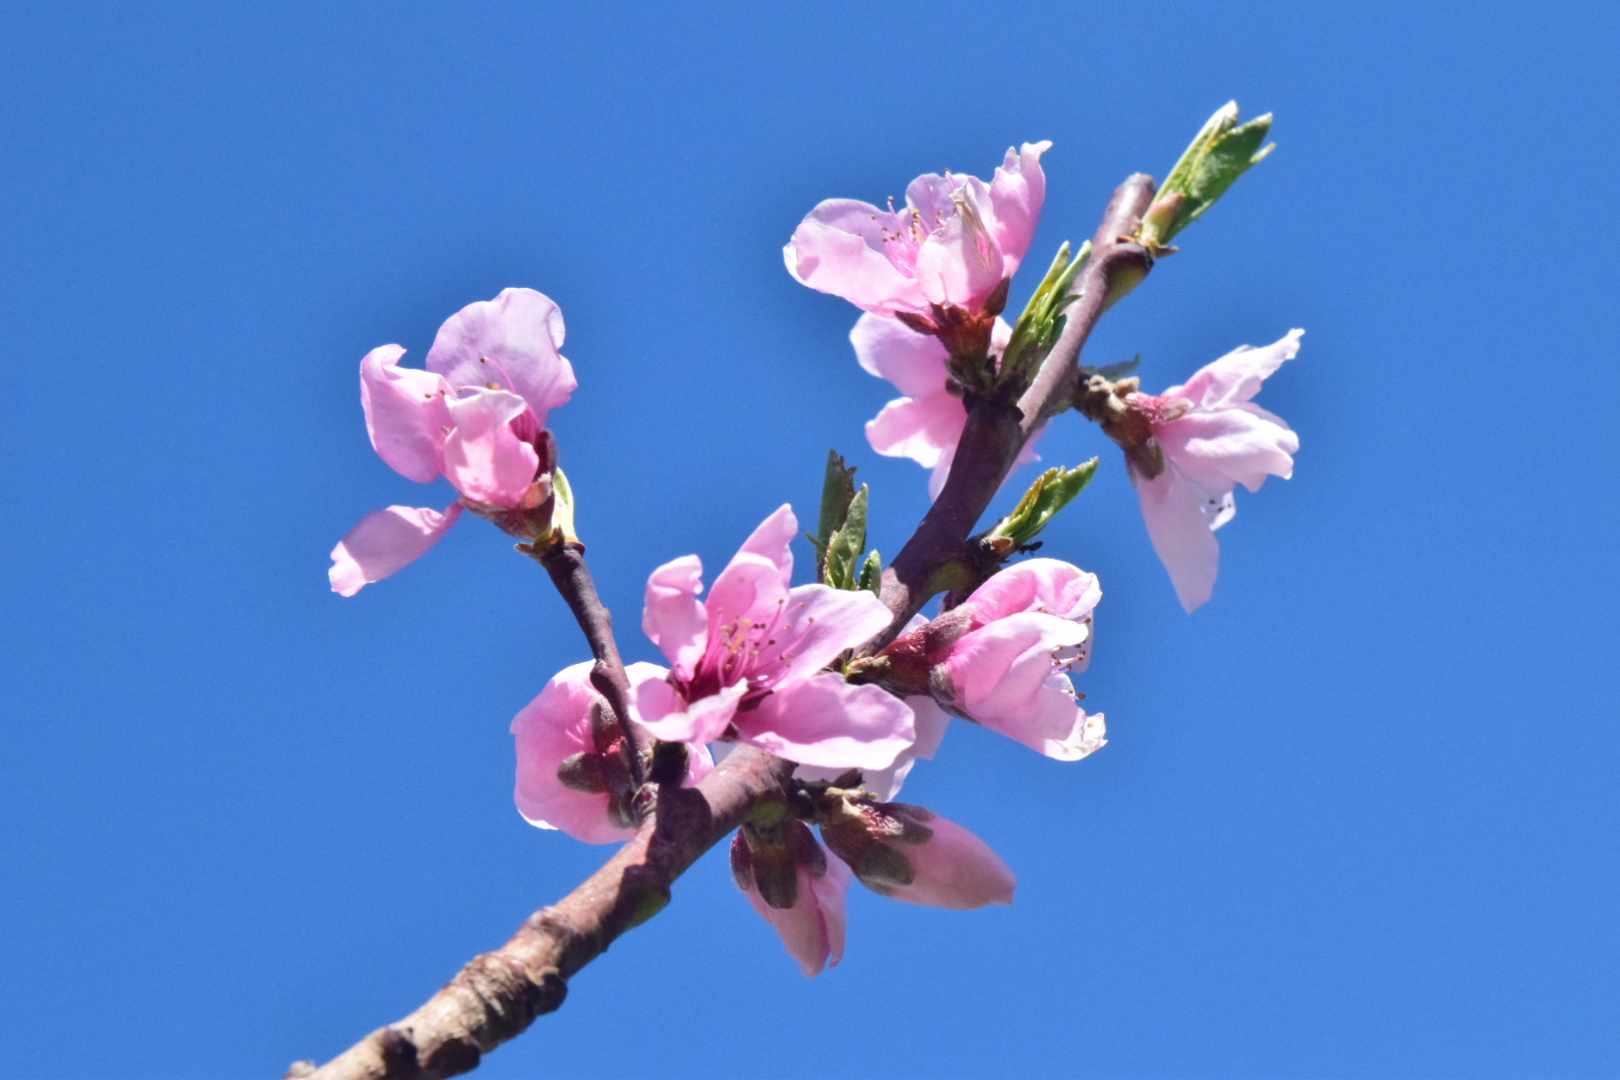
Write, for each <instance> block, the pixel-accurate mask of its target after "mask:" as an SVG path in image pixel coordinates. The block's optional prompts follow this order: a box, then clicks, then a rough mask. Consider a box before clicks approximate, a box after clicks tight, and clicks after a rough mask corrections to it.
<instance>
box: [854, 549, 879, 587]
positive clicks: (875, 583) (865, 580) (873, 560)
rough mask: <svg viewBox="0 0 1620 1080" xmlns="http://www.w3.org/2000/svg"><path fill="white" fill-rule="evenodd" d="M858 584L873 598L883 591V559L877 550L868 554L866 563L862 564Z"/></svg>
mask: <svg viewBox="0 0 1620 1080" xmlns="http://www.w3.org/2000/svg"><path fill="white" fill-rule="evenodd" d="M856 584H857V585H858V586H860V587H861V588H863V589H865V590H867V591H868V592H870V593H871V594H872V595H873V596H876V595H878V593H880V592H881V591H882V590H883V558H882V556H880V555H879V554H878V553H877V549H876V548H873V549H872V550H871V551H869V552H867V555H866V562H864V563H863V564H861V577H860V580H859V581H857V582H856Z"/></svg>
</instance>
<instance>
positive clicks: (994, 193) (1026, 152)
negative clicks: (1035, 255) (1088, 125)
mask: <svg viewBox="0 0 1620 1080" xmlns="http://www.w3.org/2000/svg"><path fill="white" fill-rule="evenodd" d="M1051 148H1052V143H1051V140H1049V139H1043V140H1041V141H1040V142H1037V143H1024V144H1023V146H1022V147H1020V148H1019V150H1018V153H1017V154H1016V155H1015V154H1014V153H1013V151H1012V148H1011V147H1008V149H1007V156H1006V158H1005V159H1004V160H1003V161H1002V163H1001V167H1000V168H998V169H997V170H996V175H995V176H994V177H993V178H992V179H991V181H990V205H991V207H992V208H993V210H994V214H995V224H994V226H993V227H994V230H995V234H996V242H997V244H998V245H999V246H1000V248H1001V254H1002V258H1003V260H1004V263H1003V268H1002V275H1003V276H1004V277H1012V276H1013V274H1014V272H1016V271H1017V269H1018V264H1019V263H1021V262H1022V261H1023V258H1024V255H1025V254H1026V253H1028V251H1029V245H1030V243H1031V242H1032V241H1033V240H1034V239H1035V226H1036V225H1037V224H1039V222H1040V220H1041V207H1042V206H1043V205H1044V204H1045V202H1046V173H1045V171H1044V170H1042V168H1041V155H1042V154H1044V153H1046V152H1047V151H1048V150H1050V149H1051Z"/></svg>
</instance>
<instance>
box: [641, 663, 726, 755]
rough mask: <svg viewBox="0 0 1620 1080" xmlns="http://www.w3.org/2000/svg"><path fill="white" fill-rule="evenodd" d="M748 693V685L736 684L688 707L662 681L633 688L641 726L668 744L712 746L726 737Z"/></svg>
mask: <svg viewBox="0 0 1620 1080" xmlns="http://www.w3.org/2000/svg"><path fill="white" fill-rule="evenodd" d="M747 692H748V685H747V684H746V683H734V684H733V685H731V686H727V687H723V688H722V689H720V690H719V691H717V692H715V693H713V694H709V695H707V696H705V697H700V698H698V699H697V700H696V701H692V702H690V703H688V702H687V701H685V700H684V699H682V698H681V696H680V694H679V693H678V692H677V691H676V690H675V688H674V687H672V686H670V685H669V684H668V683H667V682H664V681H662V680H661V679H649V680H647V681H645V682H643V683H641V684H640V685H638V686H636V687H634V688H633V693H634V695H635V698H634V700H635V706H636V713H637V714H638V715H639V716H640V718H641V726H642V727H643V728H645V729H646V730H647V731H648V733H650V734H651V735H652V736H653V737H654V738H657V739H662V740H663V741H664V742H684V743H709V742H714V741H715V740H716V739H718V738H720V736H721V735H724V734H725V731H726V728H727V727H728V726H729V725H730V724H731V722H732V719H733V717H734V714H735V713H736V711H737V704H738V703H739V702H740V701H742V699H743V695H744V694H746V693H747Z"/></svg>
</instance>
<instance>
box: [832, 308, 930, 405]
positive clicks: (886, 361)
mask: <svg viewBox="0 0 1620 1080" xmlns="http://www.w3.org/2000/svg"><path fill="white" fill-rule="evenodd" d="M849 342H850V344H851V345H853V346H854V347H855V359H856V361H857V362H858V363H859V364H860V365H861V368H862V370H864V371H865V372H866V373H867V374H869V375H876V376H877V377H878V378H880V379H887V380H888V381H889V382H891V383H893V384H894V386H895V389H897V390H899V391H900V392H901V393H902V394H904V395H906V396H907V397H915V398H920V397H928V396H930V395H932V394H939V393H942V392H943V391H944V389H945V382H946V380H947V379H948V378H949V376H948V374H947V373H946V370H945V361H946V360H947V359H948V358H949V356H950V354H949V353H947V352H946V351H945V346H943V345H941V344H940V343H939V338H937V337H934V336H933V335H932V334H922V333H918V332H917V331H916V330H913V329H911V328H910V327H909V326H907V325H906V324H905V323H903V322H901V321H900V320H898V319H891V318H887V317H885V316H883V315H873V314H870V313H868V314H866V315H862V316H861V317H860V318H859V319H857V320H855V328H854V329H853V330H851V331H850V332H849Z"/></svg>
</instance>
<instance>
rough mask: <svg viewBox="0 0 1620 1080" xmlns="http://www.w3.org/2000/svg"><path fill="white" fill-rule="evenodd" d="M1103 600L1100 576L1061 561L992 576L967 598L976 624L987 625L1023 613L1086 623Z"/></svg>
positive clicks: (1016, 567)
mask: <svg viewBox="0 0 1620 1080" xmlns="http://www.w3.org/2000/svg"><path fill="white" fill-rule="evenodd" d="M1101 599H1102V586H1101V585H1099V584H1098V583H1097V575H1095V574H1088V573H1087V572H1086V571H1084V570H1082V569H1080V568H1079V567H1078V566H1073V565H1071V564H1069V563H1066V562H1064V561H1062V560H1061V559H1028V560H1025V561H1024V562H1021V563H1015V564H1014V565H1012V566H1009V567H1007V568H1006V569H1004V570H1001V571H999V572H997V573H996V574H994V575H992V576H991V578H990V579H989V580H988V581H986V582H985V583H984V584H983V585H980V586H979V587H978V588H977V589H975V590H973V593H972V594H971V595H970V596H969V597H968V598H967V600H966V603H968V604H971V605H973V611H974V622H975V623H976V624H980V625H982V624H984V623H988V622H991V621H993V620H995V619H999V618H1002V617H1003V616H1006V615H1013V614H1017V613H1018V612H1022V611H1044V612H1046V613H1047V614H1048V615H1056V616H1058V617H1059V618H1063V619H1083V618H1085V617H1086V616H1087V615H1089V614H1090V613H1091V610H1092V608H1094V607H1096V606H1097V602H1098V601H1099V600H1101Z"/></svg>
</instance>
